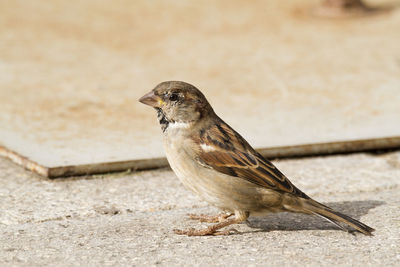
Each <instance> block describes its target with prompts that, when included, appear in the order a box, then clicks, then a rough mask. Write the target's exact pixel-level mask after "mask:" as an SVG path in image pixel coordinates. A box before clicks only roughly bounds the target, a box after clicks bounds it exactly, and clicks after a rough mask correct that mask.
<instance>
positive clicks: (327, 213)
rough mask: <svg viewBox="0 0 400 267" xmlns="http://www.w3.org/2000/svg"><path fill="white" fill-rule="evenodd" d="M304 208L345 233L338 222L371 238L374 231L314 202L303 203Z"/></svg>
mask: <svg viewBox="0 0 400 267" xmlns="http://www.w3.org/2000/svg"><path fill="white" fill-rule="evenodd" d="M304 208H305V209H306V210H307V211H309V212H311V213H312V214H315V215H318V216H320V217H323V218H325V219H327V220H328V221H330V222H332V223H333V224H335V225H336V226H338V227H339V228H341V229H342V230H345V231H347V230H346V229H344V228H343V227H342V226H341V225H339V224H338V223H339V222H342V223H345V224H347V225H349V226H351V227H353V228H354V229H356V230H357V231H359V232H361V233H363V234H365V235H369V236H371V235H372V232H373V231H375V229H373V228H371V227H369V226H368V225H366V224H363V223H362V222H360V221H357V220H356V219H353V218H351V217H350V216H347V215H345V214H343V213H340V212H338V211H334V210H332V209H331V208H329V207H327V206H325V205H322V204H320V203H318V202H317V201H314V200H307V201H306V202H305V203H304Z"/></svg>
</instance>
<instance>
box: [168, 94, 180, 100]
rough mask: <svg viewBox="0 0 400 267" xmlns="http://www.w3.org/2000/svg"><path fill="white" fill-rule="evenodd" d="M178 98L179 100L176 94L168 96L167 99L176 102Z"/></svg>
mask: <svg viewBox="0 0 400 267" xmlns="http://www.w3.org/2000/svg"><path fill="white" fill-rule="evenodd" d="M178 98H179V97H178V95H177V94H170V95H169V97H168V99H169V100H170V101H177V100H178Z"/></svg>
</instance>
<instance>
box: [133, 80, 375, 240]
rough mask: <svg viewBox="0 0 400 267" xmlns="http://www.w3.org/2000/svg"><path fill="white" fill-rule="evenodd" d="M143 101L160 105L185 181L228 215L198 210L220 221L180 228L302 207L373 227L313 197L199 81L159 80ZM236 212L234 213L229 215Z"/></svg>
mask: <svg viewBox="0 0 400 267" xmlns="http://www.w3.org/2000/svg"><path fill="white" fill-rule="evenodd" d="M140 101H141V102H142V103H144V104H147V105H150V106H152V107H154V108H155V109H156V110H157V114H158V119H159V122H160V124H161V128H162V131H163V135H164V148H165V151H166V155H167V159H168V161H169V163H170V165H171V168H172V169H173V170H174V172H175V173H176V175H177V176H178V178H179V179H180V180H181V182H182V183H183V184H184V185H185V186H186V187H187V188H189V189H190V190H192V191H194V192H195V193H197V194H198V195H199V196H200V197H202V198H203V199H204V200H206V201H207V202H209V203H211V204H213V205H215V206H217V207H219V208H220V209H222V210H223V211H225V212H227V214H225V215H220V216H215V217H206V216H192V217H193V218H197V219H200V220H202V221H210V222H218V223H217V224H215V225H212V226H210V227H208V228H206V229H201V230H194V229H190V230H186V231H181V230H177V231H176V232H177V233H179V234H187V235H210V234H213V235H216V234H227V233H229V231H218V230H219V229H221V228H223V227H225V226H228V225H231V224H234V223H239V222H242V221H245V220H246V219H247V218H248V217H249V216H250V215H263V214H267V213H270V212H282V211H288V212H300V213H305V214H314V215H318V216H321V217H323V218H325V219H327V220H329V221H331V222H332V223H334V224H336V225H337V226H339V227H341V228H342V229H344V228H343V227H342V226H340V224H338V223H345V224H347V225H349V226H351V227H353V228H354V229H356V230H358V231H360V232H361V233H363V234H366V235H371V232H372V231H374V229H373V228H371V227H369V226H367V225H365V224H363V223H361V222H359V221H357V220H355V219H353V218H351V217H349V216H347V215H344V214H341V213H339V212H337V211H334V210H332V209H331V208H329V207H327V206H325V205H323V204H321V203H318V202H317V201H315V200H313V199H311V198H310V197H309V196H307V195H306V194H305V193H303V192H302V191H301V190H300V189H298V188H297V187H296V186H294V185H293V184H292V183H291V182H290V181H289V179H288V178H287V177H286V176H285V175H284V174H282V173H281V172H280V171H279V170H278V169H277V168H276V167H275V166H274V165H273V164H272V163H271V162H269V161H268V160H266V159H265V158H264V157H263V156H262V155H260V154H259V153H258V152H257V151H255V150H254V149H253V148H252V147H251V146H250V145H249V144H248V143H247V142H246V140H245V139H244V138H243V137H241V136H240V135H239V134H238V133H237V132H236V131H235V130H233V129H232V128H231V127H230V126H229V125H228V124H226V123H225V122H224V121H223V120H222V119H220V118H219V117H218V116H217V115H216V114H215V112H214V110H213V109H212V107H211V106H210V104H209V103H208V101H207V100H206V98H205V97H204V95H203V94H202V93H201V92H200V91H199V90H198V89H197V88H196V87H194V86H192V85H190V84H188V83H185V82H178V81H170V82H163V83H161V84H159V85H157V86H156V87H155V88H154V89H153V90H152V91H151V92H150V93H148V94H146V95H145V96H143V97H142V98H141V99H140ZM232 215H235V216H234V218H229V217H231V216H232Z"/></svg>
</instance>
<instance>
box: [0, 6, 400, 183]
mask: <svg viewBox="0 0 400 267" xmlns="http://www.w3.org/2000/svg"><path fill="white" fill-rule="evenodd" d="M392 2H393V3H394V1H392ZM392 2H390V1H388V2H385V3H389V4H390V3H392ZM372 4H373V3H372ZM377 4H380V2H379V1H377ZM310 5H311V3H309V1H306V0H296V1H290V2H284V1H268V2H264V1H259V2H254V3H251V4H249V3H248V2H247V1H233V2H232V1H225V0H221V1H206V2H201V3H200V2H181V1H173V0H171V1H157V2H148V1H133V2H132V1H122V0H118V1H113V3H112V4H110V3H109V2H107V1H94V0H91V1H84V2H79V3H74V4H71V3H70V2H69V1H64V0H56V1H52V2H51V3H48V1H43V0H39V1H34V2H32V1H2V2H0V9H1V10H2V16H1V17H0V147H1V148H0V154H2V155H5V156H8V157H9V158H12V159H14V160H15V161H16V162H20V163H23V164H24V166H25V167H27V168H30V169H32V170H34V171H37V172H39V173H41V174H43V175H47V176H51V177H55V176H64V175H71V174H83V173H96V172H107V171H113V170H121V169H126V168H133V169H140V168H149V167H156V166H163V165H165V164H166V162H165V159H164V158H163V155H164V154H163V151H162V148H161V134H160V130H159V129H158V125H157V123H156V119H155V114H154V112H152V111H151V110H150V109H149V108H148V107H145V106H143V105H141V104H140V103H138V102H137V99H138V98H139V97H140V96H141V95H143V94H144V93H146V92H147V91H149V90H150V89H151V88H153V87H154V86H155V85H156V84H157V83H159V82H161V81H164V80H184V81H187V82H190V83H192V84H194V85H196V86H198V87H199V88H200V89H202V91H203V92H204V93H205V95H206V96H207V97H208V99H209V100H210V102H211V104H212V105H213V106H214V108H215V110H216V111H217V113H218V114H220V116H221V117H222V118H224V119H225V120H226V121H227V122H228V123H229V124H230V125H231V126H233V127H234V128H235V129H237V130H238V131H239V132H240V133H241V134H242V135H243V136H244V137H246V138H247V139H248V141H249V142H250V143H251V144H253V145H254V146H255V147H256V148H258V149H261V151H264V152H265V151H267V148H273V150H274V151H277V150H278V151H281V152H279V153H280V154H279V153H278V154H279V155H284V154H285V153H284V152H282V151H285V149H282V150H281V148H288V150H290V151H298V152H296V153H297V154H307V153H306V152H307V149H303V148H310V146H311V150H312V151H323V150H324V149H322V148H321V146H320V144H323V145H324V146H326V144H328V146H329V144H330V143H333V144H346V145H342V146H339V147H340V149H339V151H340V150H341V151H343V150H346V148H347V147H355V146H354V145H352V144H353V141H357V142H359V141H360V140H373V142H372V143H371V142H364V143H363V146H365V147H373V148H379V147H380V146H379V145H378V146H377V145H376V144H382V143H385V144H388V143H390V144H391V145H389V147H393V146H399V142H400V140H399V139H400V138H399V136H400V124H399V114H400V105H399V103H400V50H399V49H398V47H399V45H400V31H398V25H399V24H400V12H399V10H398V9H393V10H392V11H391V12H387V13H384V14H381V15H376V16H371V17H364V18H355V19H346V20H324V19H321V18H315V17H312V16H308V15H307V12H305V10H308V8H309V7H310ZM388 138H389V139H388ZM388 140H389V141H388ZM390 140H391V141H390ZM349 142H350V143H349ZM349 144H350V145H349ZM293 147H294V149H293ZM336 147H338V146H337V145H336ZM328 150H329V151H331V152H335V150H332V149H328ZM308 151H310V150H308ZM265 153H266V155H268V153H267V152H265ZM296 153H289V154H296ZM270 155H272V154H270Z"/></svg>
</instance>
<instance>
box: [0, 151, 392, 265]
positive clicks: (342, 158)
mask: <svg viewBox="0 0 400 267" xmlns="http://www.w3.org/2000/svg"><path fill="white" fill-rule="evenodd" d="M275 163H276V164H277V165H278V167H280V169H281V170H282V171H283V172H284V173H286V174H287V175H288V176H289V177H291V180H292V181H293V182H294V183H295V184H296V185H297V186H298V187H300V188H301V189H303V190H304V191H305V192H306V193H308V194H309V195H310V196H312V197H314V198H315V199H317V200H319V201H321V202H323V203H327V204H328V205H330V206H332V207H334V208H336V209H337V210H340V211H342V212H344V213H347V214H349V215H351V216H354V217H355V218H357V219H360V220H361V221H363V222H365V223H366V224H368V225H370V226H372V227H374V228H376V232H375V235H374V236H373V237H367V236H363V235H361V234H355V235H352V234H348V233H346V232H343V231H340V230H337V229H336V228H335V227H334V226H333V225H331V224H329V223H327V222H325V221H323V220H321V219H319V218H314V217H312V216H300V215H293V214H279V215H270V216H268V217H265V218H251V219H250V220H249V223H248V224H241V225H238V226H235V229H237V230H238V231H239V232H240V233H238V234H234V235H231V236H218V237H187V236H178V235H175V234H174V233H173V232H172V230H173V229H174V228H187V227H204V226H205V225H201V224H200V223H199V222H195V221H190V220H188V219H187V218H186V214H187V213H209V214H213V213H215V212H217V211H216V209H214V208H212V207H210V206H208V205H207V204H206V203H204V202H202V201H200V200H199V199H197V197H196V196H194V195H192V194H191V193H190V192H188V191H186V189H184V188H183V187H182V185H181V184H180V183H179V181H178V180H177V178H176V177H175V175H174V174H173V172H172V171H171V170H169V169H162V170H154V171H146V172H135V173H116V174H110V175H98V176H87V177H72V178H67V179H58V180H49V179H46V178H42V177H39V176H38V175H35V174H33V173H31V172H29V171H26V170H24V169H22V168H21V167H19V166H17V165H15V164H13V163H11V162H10V161H8V160H6V159H3V158H0V170H1V171H0V199H1V201H0V265H1V266H28V265H29V266H35V265H36V266H45V265H53V266H54V265H57V266H72V265H87V266H100V265H129V266H141V265H226V266H231V265H232V266H256V265H271V266H277V265H279V266H281V265H286V266H288V265H290V266H292V265H313V266H316V265H333V264H334V265H348V266H350V265H354V266H395V265H397V266H400V240H399V239H400V209H399V207H400V190H399V189H400V151H397V152H391V153H385V154H351V155H336V156H329V157H314V158H302V159H289V160H279V161H275Z"/></svg>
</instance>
